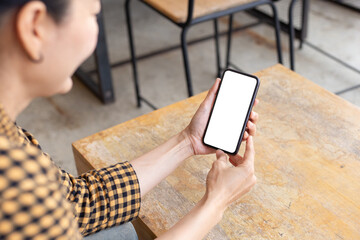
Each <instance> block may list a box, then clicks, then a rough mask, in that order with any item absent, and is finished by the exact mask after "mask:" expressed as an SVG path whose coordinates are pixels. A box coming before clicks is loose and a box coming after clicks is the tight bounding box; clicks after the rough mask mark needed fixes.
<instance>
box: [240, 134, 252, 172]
mask: <svg viewBox="0 0 360 240" xmlns="http://www.w3.org/2000/svg"><path fill="white" fill-rule="evenodd" d="M254 159H255V148H254V141H253V137H252V136H249V138H248V139H247V141H246V149H245V154H244V161H243V162H242V164H249V165H250V166H253V165H254Z"/></svg>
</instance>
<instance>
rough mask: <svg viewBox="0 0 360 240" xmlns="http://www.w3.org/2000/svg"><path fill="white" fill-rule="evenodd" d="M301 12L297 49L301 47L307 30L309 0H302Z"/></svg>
mask: <svg viewBox="0 0 360 240" xmlns="http://www.w3.org/2000/svg"><path fill="white" fill-rule="evenodd" d="M302 3H303V6H302V14H301V31H300V34H301V35H300V44H299V49H302V46H303V43H304V41H305V38H306V37H307V32H308V19H309V5H310V2H309V0H302Z"/></svg>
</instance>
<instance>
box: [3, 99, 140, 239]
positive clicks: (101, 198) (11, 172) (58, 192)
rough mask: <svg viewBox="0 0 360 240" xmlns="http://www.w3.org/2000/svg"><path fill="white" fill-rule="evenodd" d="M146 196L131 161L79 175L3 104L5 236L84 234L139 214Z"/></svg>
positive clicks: (30, 237)
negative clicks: (43, 146) (61, 164)
mask: <svg viewBox="0 0 360 240" xmlns="http://www.w3.org/2000/svg"><path fill="white" fill-rule="evenodd" d="M140 201H141V198H140V187H139V182H138V179H137V176H136V174H135V171H134V169H133V168H132V166H131V164H130V163H129V162H124V163H119V164H116V165H114V166H110V167H107V168H103V169H99V170H92V171H89V172H87V173H84V174H82V175H81V176H79V177H73V176H72V175H70V174H68V173H66V172H65V171H64V170H61V169H60V168H58V167H56V166H55V165H54V163H53V162H52V160H51V158H50V157H49V156H48V154H46V153H44V152H43V151H42V150H41V148H40V146H39V143H38V141H37V140H36V139H35V138H33V136H32V135H31V134H30V133H28V132H26V131H25V130H24V129H21V128H19V127H18V126H16V124H15V123H14V122H12V121H11V120H10V119H9V117H8V116H7V115H6V114H5V112H4V110H3V109H2V107H1V105H0V239H74V240H76V239H81V238H82V236H81V235H83V236H87V235H90V234H91V233H95V232H98V231H100V230H102V229H105V228H109V227H112V226H115V225H120V224H123V223H125V222H128V221H131V220H133V219H134V218H136V217H137V216H138V214H139V211H140ZM80 232H81V234H80Z"/></svg>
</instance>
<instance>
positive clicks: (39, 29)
mask: <svg viewBox="0 0 360 240" xmlns="http://www.w3.org/2000/svg"><path fill="white" fill-rule="evenodd" d="M46 17H47V11H46V6H45V4H44V3H42V2H40V1H30V2H29V3H27V4H26V5H25V6H23V7H22V8H21V9H20V10H19V12H18V13H17V16H16V20H15V27H16V33H17V36H18V39H19V43H20V45H21V47H22V48H23V50H24V53H25V54H26V55H27V57H28V58H29V59H30V60H31V61H32V62H36V63H38V62H41V61H42V60H43V57H44V56H43V53H42V52H43V44H44V40H45V39H44V37H45V24H46V21H45V20H46Z"/></svg>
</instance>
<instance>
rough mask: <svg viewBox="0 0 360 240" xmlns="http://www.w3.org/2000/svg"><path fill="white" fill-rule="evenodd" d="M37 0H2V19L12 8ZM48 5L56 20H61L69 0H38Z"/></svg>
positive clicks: (48, 9)
mask: <svg viewBox="0 0 360 240" xmlns="http://www.w3.org/2000/svg"><path fill="white" fill-rule="evenodd" d="M30 1H35V0H0V19H1V16H2V15H3V13H6V12H7V11H10V10H12V9H16V8H20V7H22V6H24V5H25V4H26V3H28V2H30ZM36 1H41V2H43V3H44V4H45V5H46V8H47V11H48V13H49V14H50V15H51V16H52V17H53V19H54V20H55V21H56V22H60V21H61V20H62V19H63V17H64V15H65V14H66V11H67V8H68V5H69V0H36Z"/></svg>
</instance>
